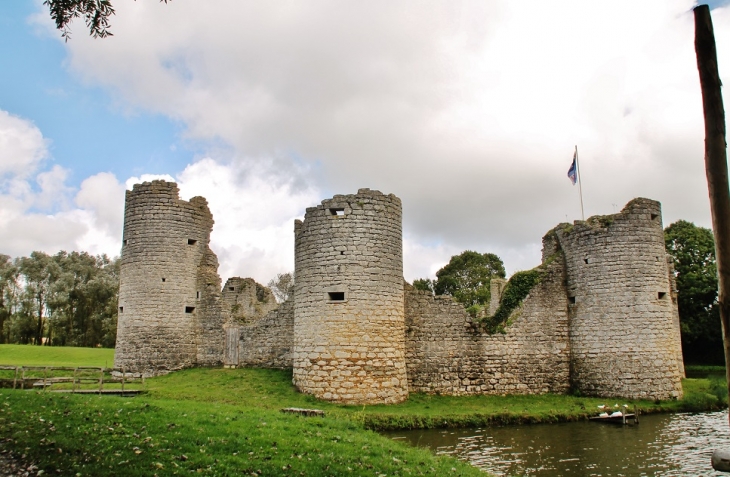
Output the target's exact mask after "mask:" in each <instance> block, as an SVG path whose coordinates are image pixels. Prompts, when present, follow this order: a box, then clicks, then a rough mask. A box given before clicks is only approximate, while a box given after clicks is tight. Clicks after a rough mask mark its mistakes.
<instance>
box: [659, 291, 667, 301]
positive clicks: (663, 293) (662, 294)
mask: <svg viewBox="0 0 730 477" xmlns="http://www.w3.org/2000/svg"><path fill="white" fill-rule="evenodd" d="M665 296H667V292H659V293H657V298H658V299H660V300H661V299H662V298H664V297H665Z"/></svg>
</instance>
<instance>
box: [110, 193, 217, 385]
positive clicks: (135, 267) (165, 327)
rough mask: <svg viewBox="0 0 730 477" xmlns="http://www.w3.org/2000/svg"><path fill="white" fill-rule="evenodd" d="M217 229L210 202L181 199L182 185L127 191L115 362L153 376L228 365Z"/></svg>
mask: <svg viewBox="0 0 730 477" xmlns="http://www.w3.org/2000/svg"><path fill="white" fill-rule="evenodd" d="M212 228H213V217H212V215H211V213H210V210H209V209H208V203H207V201H206V200H205V199H204V198H203V197H193V198H192V199H190V201H189V202H188V201H184V200H180V198H179V193H178V187H177V184H175V183H171V182H164V181H153V182H145V183H144V184H136V185H135V186H134V188H133V190H131V191H127V193H126V201H125V211H124V237H123V245H122V256H121V267H120V284H119V321H118V325H117V344H116V351H115V357H114V365H115V366H116V367H125V368H126V369H129V370H133V371H140V372H144V373H145V374H148V375H154V374H160V373H165V372H168V371H171V370H175V369H180V368H184V367H189V366H193V365H197V364H208V365H212V364H217V363H220V362H221V359H222V352H223V338H224V335H223V330H222V321H221V313H220V307H219V305H218V299H219V297H220V278H219V277H218V273H217V268H218V260H217V258H216V257H215V254H214V253H213V252H212V251H211V250H210V248H209V247H208V244H209V242H210V232H211V230H212Z"/></svg>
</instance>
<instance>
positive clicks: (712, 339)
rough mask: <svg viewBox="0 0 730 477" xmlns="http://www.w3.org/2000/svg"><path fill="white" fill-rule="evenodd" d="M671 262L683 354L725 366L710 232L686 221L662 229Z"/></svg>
mask: <svg viewBox="0 0 730 477" xmlns="http://www.w3.org/2000/svg"><path fill="white" fill-rule="evenodd" d="M664 240H665V244H666V247H667V252H668V253H669V254H670V255H671V256H672V260H673V262H674V275H675V278H676V281H677V290H678V293H677V307H678V309H679V321H680V327H681V333H682V353H683V354H684V359H685V361H686V362H688V363H693V364H694V363H697V364H722V363H724V354H723V345H722V331H721V329H720V310H719V307H718V301H717V299H718V297H717V265H716V262H715V241H714V239H713V235H712V231H711V230H709V229H706V228H703V227H697V226H696V225H694V224H693V223H691V222H687V221H685V220H680V221H677V222H675V223H673V224H671V225H670V226H669V227H667V228H666V229H664Z"/></svg>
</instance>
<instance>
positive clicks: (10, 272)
mask: <svg viewBox="0 0 730 477" xmlns="http://www.w3.org/2000/svg"><path fill="white" fill-rule="evenodd" d="M17 285H18V267H16V266H15V264H14V263H13V261H12V260H11V259H10V257H9V256H7V255H2V254H0V343H6V342H7V340H8V338H7V337H6V333H5V323H9V320H10V317H11V316H12V315H13V304H14V301H15V300H14V298H15V294H16V290H17Z"/></svg>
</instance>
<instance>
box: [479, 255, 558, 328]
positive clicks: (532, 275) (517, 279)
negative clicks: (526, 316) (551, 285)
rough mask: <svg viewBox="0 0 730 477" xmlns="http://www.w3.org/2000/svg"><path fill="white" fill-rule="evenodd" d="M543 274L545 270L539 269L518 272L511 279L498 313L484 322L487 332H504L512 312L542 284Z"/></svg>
mask: <svg viewBox="0 0 730 477" xmlns="http://www.w3.org/2000/svg"><path fill="white" fill-rule="evenodd" d="M543 273H544V272H543V270H542V269H541V268H540V267H538V268H534V269H532V270H525V271H522V272H516V273H515V274H514V275H512V276H511V277H510V279H509V281H508V282H507V285H505V287H504V292H502V299H501V300H500V302H499V307H498V308H497V311H495V312H494V315H492V316H489V317H487V318H485V319H484V320H483V324H484V326H485V328H486V330H487V332H489V333H495V332H497V331H500V332H503V331H504V325H505V324H506V323H507V320H508V319H509V317H510V315H511V314H512V312H513V311H514V310H515V309H517V307H518V306H520V304H521V303H522V301H523V300H524V299H525V298H526V297H527V295H528V294H529V293H530V291H531V290H532V289H533V288H534V287H535V285H537V284H538V283H540V279H541V278H542V276H543Z"/></svg>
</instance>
